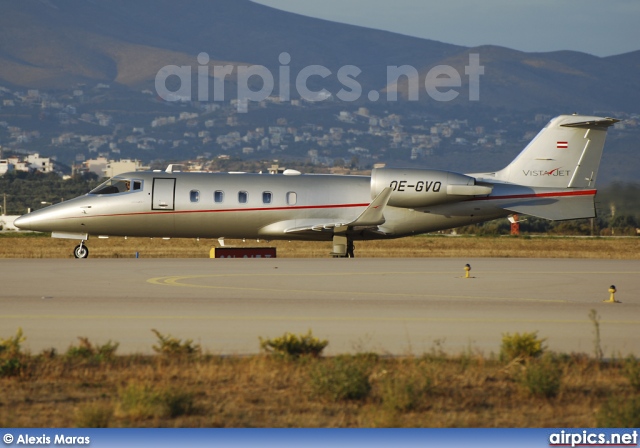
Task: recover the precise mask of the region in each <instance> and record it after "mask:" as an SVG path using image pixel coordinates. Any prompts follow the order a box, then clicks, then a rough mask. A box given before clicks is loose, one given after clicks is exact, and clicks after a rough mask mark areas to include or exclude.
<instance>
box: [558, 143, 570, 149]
mask: <svg viewBox="0 0 640 448" xmlns="http://www.w3.org/2000/svg"><path fill="white" fill-rule="evenodd" d="M558 149H569V142H558Z"/></svg>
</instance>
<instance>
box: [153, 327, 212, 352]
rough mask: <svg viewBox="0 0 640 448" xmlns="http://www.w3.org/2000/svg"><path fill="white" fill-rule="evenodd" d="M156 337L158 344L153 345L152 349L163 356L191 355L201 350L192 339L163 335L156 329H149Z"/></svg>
mask: <svg viewBox="0 0 640 448" xmlns="http://www.w3.org/2000/svg"><path fill="white" fill-rule="evenodd" d="M151 331H153V333H154V334H155V335H156V336H157V337H158V345H154V346H153V347H152V348H153V351H155V352H156V353H158V354H160V355H163V356H169V357H172V356H192V355H199V354H200V353H201V352H202V349H201V348H200V345H198V344H194V343H193V339H187V340H186V341H184V342H182V339H177V338H174V337H172V336H171V335H167V336H165V335H163V334H162V333H160V332H159V331H158V330H156V329H153V330H151Z"/></svg>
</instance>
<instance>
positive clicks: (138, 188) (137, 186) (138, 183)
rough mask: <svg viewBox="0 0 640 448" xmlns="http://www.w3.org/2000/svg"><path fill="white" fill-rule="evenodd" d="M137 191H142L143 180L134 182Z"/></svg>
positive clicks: (134, 188) (134, 189)
mask: <svg viewBox="0 0 640 448" xmlns="http://www.w3.org/2000/svg"><path fill="white" fill-rule="evenodd" d="M136 190H142V181H141V180H134V181H133V191H136Z"/></svg>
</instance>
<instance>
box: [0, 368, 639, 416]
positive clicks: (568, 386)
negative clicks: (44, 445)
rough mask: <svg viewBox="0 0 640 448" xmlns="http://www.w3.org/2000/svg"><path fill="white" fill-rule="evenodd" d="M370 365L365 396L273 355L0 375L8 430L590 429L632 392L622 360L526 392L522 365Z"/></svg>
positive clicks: (574, 371) (0, 402)
mask: <svg viewBox="0 0 640 448" xmlns="http://www.w3.org/2000/svg"><path fill="white" fill-rule="evenodd" d="M349 362H356V363H361V367H362V368H363V369H366V371H367V373H368V381H369V383H370V391H369V392H368V393H367V394H366V396H365V397H364V398H359V399H351V400H348V399H335V398H332V397H331V396H328V395H319V394H318V392H317V390H316V389H315V388H314V376H313V375H314V372H318V371H322V370H318V367H319V366H321V367H327V366H329V367H330V366H331V365H332V364H335V363H336V358H319V359H308V358H301V359H299V360H298V361H290V360H289V361H287V360H282V359H276V358H273V357H270V356H266V355H261V356H252V357H246V358H237V357H211V356H201V357H197V358H192V359H184V358H182V359H177V358H174V359H167V358H164V357H160V356H144V357H143V356H123V357H116V358H114V359H113V360H110V361H103V362H90V361H87V360H83V359H69V358H64V357H54V358H46V357H42V356H39V357H32V358H30V359H29V360H26V361H23V363H24V364H25V367H24V368H23V370H22V372H21V374H20V375H19V376H16V377H9V378H0V387H2V390H3V391H4V392H3V394H2V396H0V425H2V426H4V427H73V426H90V427H98V426H111V427H128V426H135V427H594V426H599V423H602V422H599V421H598V414H597V412H598V410H599V409H600V408H601V407H602V406H603V405H604V404H605V403H606V402H607V400H609V399H610V397H620V398H624V397H630V396H634V395H637V392H634V390H633V388H632V386H631V385H630V384H629V381H628V380H627V379H626V378H625V377H624V375H623V373H622V371H623V368H622V363H617V362H612V363H608V364H602V363H599V362H597V361H594V360H591V359H587V358H586V357H579V356H574V357H565V358H564V359H561V360H558V361H557V363H558V365H559V368H560V369H561V370H562V386H561V388H560V392H559V394H558V395H557V396H556V397H553V398H541V397H537V396H532V395H531V394H530V393H529V392H528V391H527V390H526V389H525V388H524V387H522V385H521V384H519V383H518V381H517V369H519V368H520V367H519V366H513V365H511V366H510V365H506V364H504V363H500V362H498V361H497V360H489V359H486V358H483V357H481V356H478V357H475V356H469V355H463V356H460V357H455V358H451V357H446V356H444V355H430V356H423V357H405V358H377V357H375V356H360V357H351V358H350V360H349Z"/></svg>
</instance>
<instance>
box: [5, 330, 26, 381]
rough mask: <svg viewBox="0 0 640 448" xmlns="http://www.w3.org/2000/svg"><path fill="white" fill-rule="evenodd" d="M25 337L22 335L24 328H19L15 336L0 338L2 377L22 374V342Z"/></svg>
mask: <svg viewBox="0 0 640 448" xmlns="http://www.w3.org/2000/svg"><path fill="white" fill-rule="evenodd" d="M25 339H26V338H25V337H24V336H23V335H22V328H18V331H17V332H16V335H15V336H13V337H9V338H7V339H0V378H2V377H9V376H17V375H19V374H20V371H21V370H22V367H23V364H22V362H21V358H22V352H21V348H20V344H22V343H23V342H24V341H25Z"/></svg>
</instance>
